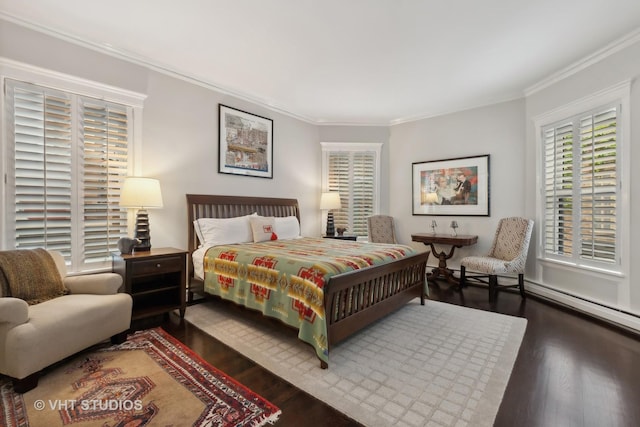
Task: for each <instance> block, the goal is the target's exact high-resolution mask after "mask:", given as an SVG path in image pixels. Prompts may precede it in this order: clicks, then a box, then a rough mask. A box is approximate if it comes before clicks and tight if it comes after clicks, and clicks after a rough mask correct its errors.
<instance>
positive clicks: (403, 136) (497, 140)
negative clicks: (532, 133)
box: [389, 99, 525, 268]
mask: <svg viewBox="0 0 640 427" xmlns="http://www.w3.org/2000/svg"><path fill="white" fill-rule="evenodd" d="M524 113H525V103H524V100H523V99H520V100H515V101H510V102H505V103H501V104H496V105H491V106H487V107H483V108H477V109H473V110H467V111H461V112H458V113H454V114H448V115H446V116H440V117H434V118H430V119H425V120H420V121H415V122H410V123H404V124H399V125H396V126H393V127H392V128H391V143H390V150H389V151H390V165H391V173H390V181H389V182H390V188H391V192H390V196H389V198H390V205H391V210H390V213H391V215H392V216H394V217H395V218H397V223H398V230H397V231H398V238H399V239H400V241H401V242H403V243H411V242H410V241H411V234H412V233H425V232H430V231H431V229H430V227H429V224H430V223H431V220H432V219H435V220H436V221H437V223H438V229H437V231H438V232H440V233H448V232H450V231H451V229H450V228H449V224H450V223H451V220H453V219H455V220H456V221H457V222H458V225H459V228H458V234H476V235H478V236H479V237H478V244H477V245H475V246H473V247H468V248H460V249H459V250H457V251H456V253H455V255H454V257H453V258H452V259H451V260H449V262H448V263H449V266H451V267H453V268H458V266H459V260H460V258H461V257H463V256H465V255H468V254H470V253H478V252H486V251H488V249H489V247H490V245H491V242H492V241H493V235H494V233H495V228H496V226H497V223H498V220H499V219H500V218H501V217H505V216H516V215H524V214H525V195H524V191H525V187H524V175H523V173H522V171H523V170H524V165H525V124H524V117H525V114H524ZM484 154H489V155H490V158H489V191H490V194H489V196H490V216H489V217H485V216H476V217H474V216H463V217H454V216H423V215H415V216H414V215H412V184H411V183H412V163H414V162H422V161H429V160H441V159H451V158H457V157H467V156H476V155H484ZM411 244H412V245H413V246H415V247H416V248H419V246H416V245H419V244H418V243H411ZM429 264H430V265H437V262H436V259H435V257H433V256H431V257H430V258H429Z"/></svg>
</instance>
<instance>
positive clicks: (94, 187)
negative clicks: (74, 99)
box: [80, 98, 128, 263]
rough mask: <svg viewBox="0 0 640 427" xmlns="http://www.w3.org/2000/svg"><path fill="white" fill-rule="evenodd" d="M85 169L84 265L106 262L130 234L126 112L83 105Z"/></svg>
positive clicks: (119, 108) (90, 102)
mask: <svg viewBox="0 0 640 427" xmlns="http://www.w3.org/2000/svg"><path fill="white" fill-rule="evenodd" d="M80 115H81V117H82V123H83V126H82V135H81V141H82V147H83V149H82V151H83V166H84V168H83V169H84V182H83V186H82V190H83V203H82V205H83V214H84V215H83V221H82V231H83V232H82V236H83V244H84V263H92V262H103V261H105V257H109V256H110V251H111V250H113V249H114V248H116V247H117V242H118V239H120V237H122V236H126V234H127V215H126V211H125V210H123V209H122V208H120V206H119V200H120V188H121V184H122V182H123V181H124V178H125V177H126V176H127V171H128V160H127V159H128V123H127V109H126V107H124V106H122V105H115V104H108V103H104V102H100V101H97V100H91V99H84V98H83V99H82V101H81V103H80Z"/></svg>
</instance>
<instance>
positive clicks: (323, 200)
mask: <svg viewBox="0 0 640 427" xmlns="http://www.w3.org/2000/svg"><path fill="white" fill-rule="evenodd" d="M341 207H342V204H341V203H340V193H337V192H335V191H334V192H329V193H322V196H321V197H320V209H340V208H341Z"/></svg>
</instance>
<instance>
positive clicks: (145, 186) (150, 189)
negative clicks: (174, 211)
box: [120, 177, 162, 252]
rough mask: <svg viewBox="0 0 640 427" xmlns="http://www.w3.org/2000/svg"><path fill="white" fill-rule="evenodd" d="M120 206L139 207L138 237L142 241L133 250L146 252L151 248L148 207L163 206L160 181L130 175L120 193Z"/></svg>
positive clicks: (137, 220)
mask: <svg viewBox="0 0 640 427" xmlns="http://www.w3.org/2000/svg"><path fill="white" fill-rule="evenodd" d="M120 206H122V207H125V208H138V212H137V213H136V235H135V237H136V239H140V243H139V244H138V245H136V246H135V247H134V248H133V250H134V251H135V252H144V251H149V250H151V229H150V228H149V214H148V213H147V208H161V207H162V192H161V191H160V181H158V180H157V179H153V178H142V177H128V178H125V180H124V183H123V185H122V192H121V193H120Z"/></svg>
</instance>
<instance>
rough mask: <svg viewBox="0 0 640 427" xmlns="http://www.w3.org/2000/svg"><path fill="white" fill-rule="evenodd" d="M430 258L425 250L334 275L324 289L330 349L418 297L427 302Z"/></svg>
mask: <svg viewBox="0 0 640 427" xmlns="http://www.w3.org/2000/svg"><path fill="white" fill-rule="evenodd" d="M428 258H429V252H422V253H419V254H416V255H412V256H410V257H407V258H403V259H401V260H398V261H394V262H392V263H387V264H383V265H379V266H375V267H371V268H367V269H364V270H354V271H350V272H348V273H343V274H340V275H337V276H334V277H332V278H331V280H330V281H329V283H328V284H327V286H326V289H325V290H324V292H325V293H324V301H325V310H326V316H327V340H328V345H329V348H331V345H333V344H335V343H338V342H340V341H342V340H343V339H345V338H347V337H348V336H350V335H352V334H353V333H355V332H357V331H359V330H360V329H362V328H364V327H365V326H367V325H370V324H371V323H372V322H374V321H376V320H378V319H380V318H382V317H384V316H386V315H388V314H389V313H391V312H393V311H394V310H396V309H398V308H399V307H402V306H403V305H404V304H406V303H407V302H408V301H410V300H412V299H414V298H416V297H420V303H421V304H422V305H424V296H425V286H426V282H425V280H426V279H425V272H426V266H427V259H428Z"/></svg>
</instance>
